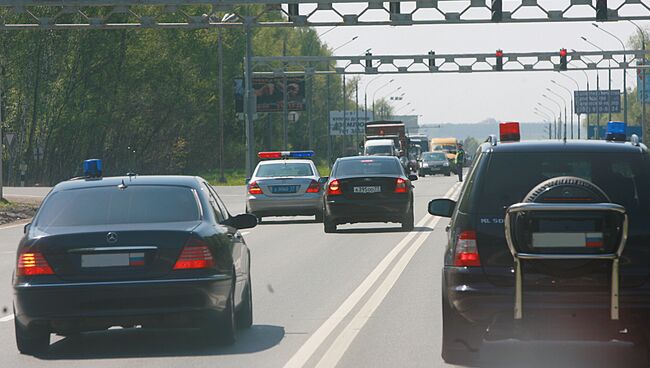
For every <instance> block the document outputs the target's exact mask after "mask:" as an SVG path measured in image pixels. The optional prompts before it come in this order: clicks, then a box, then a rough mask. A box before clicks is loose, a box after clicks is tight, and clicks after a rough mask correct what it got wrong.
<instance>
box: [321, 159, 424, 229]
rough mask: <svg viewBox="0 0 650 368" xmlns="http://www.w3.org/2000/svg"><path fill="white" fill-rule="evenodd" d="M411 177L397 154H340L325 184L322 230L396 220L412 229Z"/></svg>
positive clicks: (414, 176)
mask: <svg viewBox="0 0 650 368" xmlns="http://www.w3.org/2000/svg"><path fill="white" fill-rule="evenodd" d="M413 180H417V176H416V175H408V176H407V175H406V174H405V173H404V169H403V167H402V166H401V165H400V162H399V160H398V159H397V158H396V157H382V156H357V157H344V158H339V159H338V160H336V162H335V163H334V167H333V168H332V175H331V176H330V177H329V178H328V182H327V184H326V186H325V188H326V192H325V196H324V198H323V199H324V201H323V202H324V208H325V215H324V217H323V227H324V230H325V232H326V233H333V232H335V231H336V226H337V225H339V224H346V223H358V222H399V223H401V224H402V229H403V230H405V231H410V230H412V229H413V226H414V225H413V224H414V218H413V190H412V188H413V186H412V185H411V181H413Z"/></svg>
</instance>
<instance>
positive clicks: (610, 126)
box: [605, 121, 627, 142]
mask: <svg viewBox="0 0 650 368" xmlns="http://www.w3.org/2000/svg"><path fill="white" fill-rule="evenodd" d="M605 139H607V140H608V141H613V142H625V140H626V139H627V124H625V123H624V122H622V121H610V122H609V123H607V134H606V138H605Z"/></svg>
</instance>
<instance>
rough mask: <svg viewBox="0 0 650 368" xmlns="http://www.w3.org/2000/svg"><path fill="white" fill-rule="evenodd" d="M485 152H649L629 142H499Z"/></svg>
mask: <svg viewBox="0 0 650 368" xmlns="http://www.w3.org/2000/svg"><path fill="white" fill-rule="evenodd" d="M482 148H483V150H484V151H485V150H487V151H491V152H494V153H500V152H519V153H525V152H531V153H532V152H584V153H598V152H606V153H624V152H629V153H634V152H637V153H640V152H647V151H648V149H647V147H646V146H645V145H643V144H640V145H639V146H635V145H633V144H631V143H629V142H626V143H623V142H608V141H604V140H567V141H564V140H539V141H537V140H535V141H521V142H504V143H501V142H499V143H498V144H497V145H495V146H492V145H490V143H489V142H486V143H484V144H483V146H482Z"/></svg>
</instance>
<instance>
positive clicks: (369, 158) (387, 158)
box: [336, 156, 399, 161]
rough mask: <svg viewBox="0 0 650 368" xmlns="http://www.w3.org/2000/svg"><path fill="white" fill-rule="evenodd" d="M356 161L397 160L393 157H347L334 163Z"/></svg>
mask: <svg viewBox="0 0 650 368" xmlns="http://www.w3.org/2000/svg"><path fill="white" fill-rule="evenodd" d="M358 160H376V161H378V160H398V159H397V157H395V156H347V157H340V158H338V159H337V160H336V161H358ZM398 161H399V160H398Z"/></svg>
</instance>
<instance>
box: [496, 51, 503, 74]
mask: <svg viewBox="0 0 650 368" xmlns="http://www.w3.org/2000/svg"><path fill="white" fill-rule="evenodd" d="M495 56H496V64H495V66H494V69H495V70H496V71H498V72H500V71H503V50H501V49H499V50H497V52H496V54H495Z"/></svg>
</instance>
